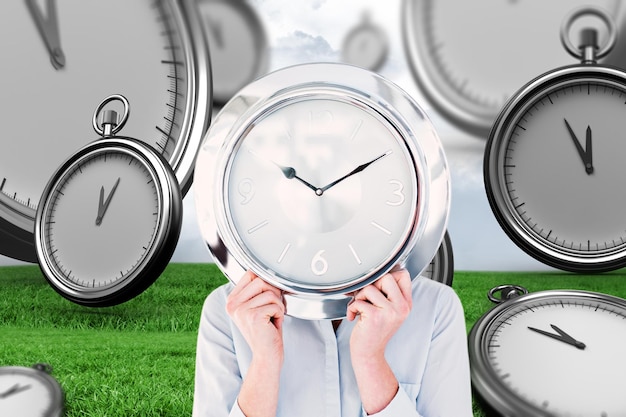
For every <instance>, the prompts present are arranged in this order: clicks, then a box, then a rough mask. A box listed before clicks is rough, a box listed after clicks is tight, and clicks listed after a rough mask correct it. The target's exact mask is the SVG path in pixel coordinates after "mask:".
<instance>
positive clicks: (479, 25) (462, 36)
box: [402, 0, 626, 139]
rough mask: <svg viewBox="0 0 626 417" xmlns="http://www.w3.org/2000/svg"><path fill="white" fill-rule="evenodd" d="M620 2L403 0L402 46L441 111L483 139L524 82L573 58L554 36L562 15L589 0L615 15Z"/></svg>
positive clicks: (592, 21)
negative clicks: (570, 57)
mask: <svg viewBox="0 0 626 417" xmlns="http://www.w3.org/2000/svg"><path fill="white" fill-rule="evenodd" d="M621 3H622V2H620V1H618V0H593V1H591V0H552V1H549V2H541V1H516V0H507V1H493V0H479V1H472V2H467V1H459V0H404V2H403V6H402V8H403V12H402V32H403V45H404V49H405V53H406V56H407V60H408V62H409V66H410V69H411V72H412V74H413V77H414V79H415V81H416V83H417V85H418V86H419V88H420V90H421V92H422V93H423V94H424V95H425V97H426V98H427V99H428V100H429V102H430V103H431V104H432V105H433V107H434V108H435V109H436V110H437V112H438V113H440V114H441V115H442V116H443V117H445V118H446V119H447V120H448V121H449V122H451V123H452V124H454V125H455V126H457V127H459V128H461V129H463V130H464V131H465V132H468V133H470V134H472V135H475V136H477V137H480V138H484V139H486V138H487V137H488V135H489V131H490V129H491V126H492V125H493V122H494V120H495V119H496V117H497V115H498V113H499V112H500V109H501V108H502V107H503V106H504V104H505V103H506V102H507V101H508V99H509V98H510V97H511V96H512V95H513V94H514V93H515V91H516V90H517V89H518V88H519V86H520V85H523V84H524V83H526V82H527V81H528V80H529V79H531V78H533V77H535V76H536V75H537V74H541V73H543V72H545V71H548V70H551V69H553V68H556V67H558V66H561V65H567V64H568V63H569V59H568V55H567V54H566V53H565V51H564V50H563V48H562V47H561V44H560V42H559V39H558V38H557V37H556V36H554V34H556V33H558V29H559V27H560V25H561V22H562V20H563V18H564V17H565V15H567V14H568V13H569V12H570V11H571V10H572V9H575V8H578V7H580V6H582V5H587V4H591V5H594V6H597V7H601V8H603V9H606V10H607V11H609V13H610V14H611V15H612V16H617V15H618V14H619V13H621V9H622V8H623V6H622V4H621ZM581 23H585V24H587V25H591V26H593V27H596V28H597V29H598V30H599V31H600V34H601V39H604V38H605V35H606V33H607V32H606V30H605V28H604V26H602V25H601V24H600V22H598V20H597V19H593V18H591V19H587V21H586V22H581ZM623 37H624V36H623V35H620V38H623ZM622 40H623V39H622ZM613 55H614V54H612V56H613ZM619 58H620V59H613V58H612V57H607V59H611V60H612V62H613V63H614V64H615V65H618V66H621V67H624V66H626V60H624V58H626V57H623V56H621V57H619Z"/></svg>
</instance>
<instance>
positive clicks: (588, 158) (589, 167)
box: [563, 119, 593, 175]
mask: <svg viewBox="0 0 626 417" xmlns="http://www.w3.org/2000/svg"><path fill="white" fill-rule="evenodd" d="M563 121H565V126H566V127H567V130H568V131H569V135H570V137H571V138H572V141H573V142H574V145H575V146H576V150H577V151H578V155H579V156H580V159H581V160H582V162H583V165H584V166H585V171H587V175H590V174H592V173H593V153H592V143H591V127H590V126H587V132H586V136H585V149H583V147H582V145H581V144H580V142H579V141H578V138H577V137H576V134H575V133H574V131H573V130H572V127H571V126H570V125H569V123H568V122H567V119H563Z"/></svg>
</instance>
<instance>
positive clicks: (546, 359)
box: [470, 291, 626, 417]
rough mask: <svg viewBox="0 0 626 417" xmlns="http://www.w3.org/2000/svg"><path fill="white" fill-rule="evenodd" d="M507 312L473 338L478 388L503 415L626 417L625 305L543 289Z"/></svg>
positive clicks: (500, 310)
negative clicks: (623, 378) (625, 382)
mask: <svg viewBox="0 0 626 417" xmlns="http://www.w3.org/2000/svg"><path fill="white" fill-rule="evenodd" d="M501 306H502V307H501V308H499V307H496V308H495V309H494V314H491V315H489V318H488V319H487V320H486V322H487V323H488V324H486V325H485V326H479V325H478V324H477V327H478V328H479V329H480V331H479V333H474V334H472V335H470V346H471V347H470V349H471V350H472V354H471V355H470V356H471V357H472V360H473V362H472V364H473V365H475V366H474V368H473V375H472V376H473V382H474V384H475V386H476V387H477V388H478V392H479V393H480V394H481V395H485V396H486V398H485V399H486V400H488V402H489V403H491V404H492V405H494V406H495V407H496V409H497V410H498V411H500V412H503V413H504V414H506V415H544V414H541V413H539V412H537V410H540V411H541V412H542V413H546V414H549V415H556V416H606V417H608V416H617V415H623V414H624V412H626V400H625V399H624V396H623V390H622V383H621V376H622V375H624V372H626V361H625V360H624V356H623V352H622V349H621V347H622V346H624V343H626V302H624V300H621V299H615V300H614V297H607V296H604V295H602V294H593V293H585V292H576V291H566V292H560V293H559V292H555V291H544V292H541V293H535V294H529V295H527V296H522V297H519V298H518V299H516V300H515V301H513V302H508V303H506V304H502V305H501ZM494 393H499V394H494ZM494 395H495V398H494ZM520 404H521V405H520ZM522 411H525V412H522ZM529 413H530V414H529Z"/></svg>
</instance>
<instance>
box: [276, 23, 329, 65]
mask: <svg viewBox="0 0 626 417" xmlns="http://www.w3.org/2000/svg"><path fill="white" fill-rule="evenodd" d="M272 56H273V57H274V58H275V62H274V66H275V67H277V68H281V67H285V66H289V65H295V64H301V63H307V62H337V61H338V60H339V57H340V54H339V51H337V50H334V49H333V48H332V47H331V46H330V44H329V43H328V41H327V40H326V39H325V38H324V37H322V36H320V35H317V36H314V35H311V34H309V33H305V32H303V31H301V30H295V31H294V32H292V33H291V34H290V35H288V36H284V37H281V38H279V39H277V41H276V46H274V47H273V48H272Z"/></svg>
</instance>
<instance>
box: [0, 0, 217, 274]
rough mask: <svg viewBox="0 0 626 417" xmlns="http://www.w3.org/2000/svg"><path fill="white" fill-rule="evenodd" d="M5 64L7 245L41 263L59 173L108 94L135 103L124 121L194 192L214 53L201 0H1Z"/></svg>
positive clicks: (1, 217)
mask: <svg viewBox="0 0 626 417" xmlns="http://www.w3.org/2000/svg"><path fill="white" fill-rule="evenodd" d="M0 39H1V40H0V46H1V47H2V51H3V59H4V62H7V63H9V62H11V63H12V64H11V65H5V66H4V68H3V70H2V77H0V88H1V89H2V91H3V100H4V103H5V105H4V106H3V109H2V110H3V111H2V114H3V118H4V119H3V120H4V123H3V124H4V126H5V128H4V138H5V140H3V143H2V146H3V147H2V151H1V152H0V253H2V254H3V255H6V256H10V257H13V258H16V259H21V260H25V261H29V262H36V261H37V256H36V251H35V246H34V225H35V214H36V212H37V209H38V203H39V201H40V198H41V195H42V192H43V189H44V187H45V185H46V183H47V181H48V180H49V179H50V177H51V176H52V174H53V173H54V171H55V170H56V169H57V168H58V167H59V165H60V164H61V163H62V162H63V161H64V160H66V159H67V157H68V156H69V155H71V154H72V152H74V151H75V150H76V149H78V148H80V147H81V146H84V145H86V144H87V143H88V141H90V140H91V139H90V138H93V133H92V132H91V125H90V123H89V120H90V119H91V116H92V113H91V112H92V111H93V109H94V108H95V107H96V106H97V105H98V103H99V102H100V101H101V100H102V98H103V97H107V96H108V95H110V94H112V93H113V92H119V93H121V94H123V95H124V96H125V97H127V98H128V99H129V100H130V101H131V103H133V108H134V110H133V113H134V114H133V118H132V119H131V120H130V121H129V122H128V126H127V127H126V129H125V131H126V132H127V134H128V135H129V136H131V137H135V138H140V139H141V140H142V141H144V142H145V143H147V144H149V145H150V146H152V147H153V148H155V149H157V151H158V152H159V153H160V154H161V155H163V157H164V158H165V159H166V160H167V161H168V162H169V163H170V165H171V166H172V167H173V169H174V172H175V173H176V177H177V179H178V181H179V184H180V186H181V189H182V191H183V194H184V193H185V192H186V191H187V190H188V189H189V187H190V186H191V180H192V178H193V176H192V168H193V163H194V162H195V156H196V153H197V150H198V146H199V143H200V140H201V138H202V134H203V133H204V131H205V130H206V127H207V125H208V121H209V120H210V106H211V102H210V96H211V82H210V72H209V69H208V68H209V67H208V54H207V48H206V45H205V39H204V36H203V32H202V27H201V25H200V21H199V19H198V12H197V8H196V4H195V1H193V0H156V1H154V0H137V1H126V0H106V1H102V0H91V1H82V0H59V1H37V0H28V1H9V2H1V3H0Z"/></svg>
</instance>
